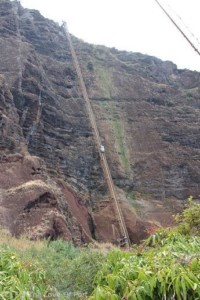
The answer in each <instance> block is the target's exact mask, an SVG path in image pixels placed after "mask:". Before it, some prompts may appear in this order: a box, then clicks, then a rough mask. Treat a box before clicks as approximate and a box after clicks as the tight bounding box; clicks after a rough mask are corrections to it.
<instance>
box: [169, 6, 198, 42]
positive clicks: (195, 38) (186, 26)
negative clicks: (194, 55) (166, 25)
mask: <svg viewBox="0 0 200 300" xmlns="http://www.w3.org/2000/svg"><path fill="white" fill-rule="evenodd" d="M167 6H168V7H169V9H171V11H172V12H173V13H174V15H175V16H176V17H177V18H178V19H179V20H180V21H181V23H182V24H183V26H184V27H185V29H186V30H187V31H188V33H189V34H190V35H191V36H192V37H193V38H194V40H196V42H197V44H198V46H200V41H199V39H198V38H197V37H196V36H195V35H194V33H193V32H192V31H191V30H190V28H189V27H188V25H187V24H186V23H185V22H184V20H183V19H182V18H181V16H179V14H178V13H177V12H176V11H175V10H174V9H173V8H172V7H171V5H169V3H167Z"/></svg>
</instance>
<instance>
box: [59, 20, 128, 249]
mask: <svg viewBox="0 0 200 300" xmlns="http://www.w3.org/2000/svg"><path fill="white" fill-rule="evenodd" d="M63 27H64V30H65V34H66V37H67V40H68V42H69V46H70V51H71V55H72V58H73V62H74V66H75V69H76V72H77V76H78V80H79V84H80V88H81V91H82V94H83V98H84V100H85V103H86V109H87V112H88V116H89V120H90V123H91V126H92V130H93V134H94V138H95V142H96V146H97V149H98V152H99V156H100V161H101V165H102V169H103V173H104V177H105V180H106V182H107V185H108V188H109V192H110V196H111V200H112V202H113V204H114V209H115V213H116V217H117V220H118V222H119V226H120V233H121V238H122V239H124V240H125V244H126V246H128V247H129V246H130V238H129V235H128V231H127V228H126V224H125V221H124V217H123V214H122V210H121V207H120V203H119V200H118V197H117V195H116V191H115V186H114V183H113V179H112V176H111V173H110V168H109V166H108V162H107V159H106V155H105V153H104V152H102V151H101V150H100V147H101V139H100V136H99V131H98V127H97V123H96V119H95V116H94V113H93V110H92V106H91V103H90V99H89V97H88V93H87V90H86V86H85V83H84V80H83V75H82V72H81V68H80V65H79V62H78V58H77V56H76V52H75V49H74V46H73V43H72V40H71V36H70V33H69V31H68V28H67V24H66V23H65V22H63Z"/></svg>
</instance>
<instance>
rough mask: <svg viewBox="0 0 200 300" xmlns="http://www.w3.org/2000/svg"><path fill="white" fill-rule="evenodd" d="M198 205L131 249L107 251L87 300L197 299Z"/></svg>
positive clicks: (199, 265) (199, 270) (199, 277)
mask: <svg viewBox="0 0 200 300" xmlns="http://www.w3.org/2000/svg"><path fill="white" fill-rule="evenodd" d="M199 210H200V205H198V204H195V203H193V202H192V200H191V199H190V201H189V207H188V208H187V209H186V210H185V211H184V212H183V213H182V214H181V215H179V216H178V217H177V220H178V221H179V225H178V226H177V227H176V228H174V229H166V230H159V231H158V232H157V233H155V234H154V235H152V236H150V237H149V238H148V239H147V240H146V241H145V242H144V243H143V244H142V245H140V246H137V247H135V248H134V249H133V250H132V251H131V252H122V251H120V250H118V251H111V252H110V253H109V255H108V257H107V260H106V262H105V263H104V265H103V267H102V269H101V270H100V271H99V272H98V274H97V276H96V283H97V287H96V289H95V290H94V292H93V295H92V296H91V297H90V298H89V299H90V300H121V299H126V300H155V299H156V300H197V299H200V236H199V226H200V213H199V212H200V211H199Z"/></svg>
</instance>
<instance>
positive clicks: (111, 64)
mask: <svg viewBox="0 0 200 300" xmlns="http://www.w3.org/2000/svg"><path fill="white" fill-rule="evenodd" d="M73 43H74V45H75V49H76V52H77V56H78V58H79V61H80V64H81V68H82V71H83V76H84V79H85V83H86V86H87V89H88V93H89V97H90V99H91V103H92V106H93V110H94V113H95V116H96V119H97V123H98V127H99V131H100V135H101V138H102V143H103V144H105V148H106V155H107V158H108V162H109V165H110V168H111V173H112V177H113V179H114V182H115V185H116V188H117V192H118V194H119V196H120V199H121V200H120V201H121V206H122V210H123V213H124V216H125V221H126V224H127V228H128V231H129V234H130V238H131V241H132V242H139V241H140V240H141V239H143V238H144V237H146V236H147V235H148V233H149V232H152V230H154V228H155V227H156V226H158V225H163V226H168V225H171V224H172V223H173V219H172V213H174V212H176V211H177V210H178V209H179V208H180V207H181V205H182V200H184V199H186V198H187V197H188V196H189V195H193V196H194V197H196V198H197V197H199V194H200V176H199V175H200V163H199V159H200V133H199V125H200V124H199V123H200V121H199V120H200V118H199V117H200V114H199V108H200V100H199V98H200V74H199V73H198V72H192V71H189V70H178V69H177V68H176V65H174V64H173V63H171V62H163V61H161V60H159V59H157V58H155V57H150V56H147V55H142V54H139V53H128V52H125V51H118V50H116V49H114V48H112V49H109V48H106V47H103V46H93V45H90V44H87V43H84V42H83V41H80V40H78V39H76V38H75V37H73ZM0 49H1V52H0V222H1V225H2V226H4V227H6V228H7V229H8V230H10V232H11V233H13V234H15V235H20V234H22V233H30V235H31V238H38V237H50V238H51V239H56V238H64V239H66V240H73V241H74V243H76V244H81V243H84V242H89V241H91V240H92V239H97V240H99V241H114V240H116V239H117V238H118V237H119V228H118V223H117V220H116V218H115V214H114V210H113V207H112V203H111V201H110V199H109V194H108V190H107V186H106V184H105V180H104V178H103V173H102V169H101V165H100V160H99V155H98V151H97V149H96V146H95V143H94V139H93V134H92V130H91V126H90V124H89V119H88V116H87V112H86V109H85V104H84V100H83V98H82V95H81V91H80V88H79V84H78V80H77V75H76V72H75V68H74V66H73V62H72V57H71V53H70V49H69V45H68V42H67V40H66V37H65V34H64V31H63V29H62V27H60V26H59V25H58V24H56V23H54V22H53V21H51V20H48V19H45V18H44V17H43V16H41V15H40V13H39V12H38V11H35V10H28V9H24V8H22V7H21V5H20V3H19V2H10V1H7V0H1V1H0ZM136 213H137V214H136Z"/></svg>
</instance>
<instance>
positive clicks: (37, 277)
mask: <svg viewBox="0 0 200 300" xmlns="http://www.w3.org/2000/svg"><path fill="white" fill-rule="evenodd" d="M0 252H1V256H0V276H1V277H0V299H5V300H8V299H9V300H12V299H19V300H21V299H27V300H28V299H44V298H45V297H47V296H48V295H50V294H51V293H53V289H51V288H50V286H49V285H48V284H47V280H46V276H45V272H44V271H43V270H41V268H40V267H39V265H38V264H37V263H36V262H35V263H34V264H32V263H31V262H24V261H22V260H21V259H20V258H19V257H18V256H17V255H16V253H15V252H14V251H12V250H11V249H9V248H6V247H5V248H4V247H1V248H0Z"/></svg>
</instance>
